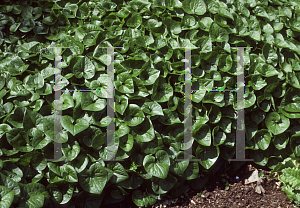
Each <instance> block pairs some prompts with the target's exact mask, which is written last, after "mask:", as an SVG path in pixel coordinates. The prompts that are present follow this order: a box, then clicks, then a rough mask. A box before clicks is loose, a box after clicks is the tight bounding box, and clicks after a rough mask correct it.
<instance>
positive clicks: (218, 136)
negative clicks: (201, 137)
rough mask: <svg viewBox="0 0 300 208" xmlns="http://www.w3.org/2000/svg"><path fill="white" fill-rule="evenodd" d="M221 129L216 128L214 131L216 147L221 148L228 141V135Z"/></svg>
mask: <svg viewBox="0 0 300 208" xmlns="http://www.w3.org/2000/svg"><path fill="white" fill-rule="evenodd" d="M219 128H220V127H219V126H216V127H215V128H214V129H213V131H212V135H213V145H214V146H219V145H221V144H223V143H224V142H225V140H226V134H225V133H224V132H223V131H220V130H219Z"/></svg>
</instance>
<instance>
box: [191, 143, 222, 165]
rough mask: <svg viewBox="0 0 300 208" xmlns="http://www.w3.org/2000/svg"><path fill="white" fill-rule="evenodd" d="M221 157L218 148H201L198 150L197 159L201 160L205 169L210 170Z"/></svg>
mask: <svg viewBox="0 0 300 208" xmlns="http://www.w3.org/2000/svg"><path fill="white" fill-rule="evenodd" d="M219 155H220V149H219V147H218V146H210V147H204V148H203V149H202V148H200V146H198V147H197V149H196V157H197V158H198V159H200V160H201V161H200V162H199V163H200V164H201V165H202V166H203V167H204V168H205V169H209V168H210V167H211V166H213V164H215V162H216V161H217V159H218V157H219Z"/></svg>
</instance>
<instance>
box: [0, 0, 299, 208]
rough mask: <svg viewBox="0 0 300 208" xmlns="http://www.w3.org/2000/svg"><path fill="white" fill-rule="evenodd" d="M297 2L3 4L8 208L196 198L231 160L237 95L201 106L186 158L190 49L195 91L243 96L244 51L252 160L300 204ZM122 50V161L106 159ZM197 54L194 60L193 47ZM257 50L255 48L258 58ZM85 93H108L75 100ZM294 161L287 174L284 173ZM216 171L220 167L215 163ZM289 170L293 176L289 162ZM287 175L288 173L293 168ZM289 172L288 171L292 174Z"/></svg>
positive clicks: (1, 182)
mask: <svg viewBox="0 0 300 208" xmlns="http://www.w3.org/2000/svg"><path fill="white" fill-rule="evenodd" d="M299 34H300V2H299V0H289V1H287V0H269V1H268V0H260V1H258V0H239V1H234V0H182V1H180V0H131V1H127V0H111V1H110V0H90V1H82V0H71V1H65V0H22V1H20V0H2V5H0V72H1V75H0V99H1V103H0V119H1V124H0V147H1V149H0V157H1V159H0V207H1V208H9V207H19V208H21V207H30V208H38V207H47V206H50V205H51V206H52V207H59V204H66V203H68V205H69V207H80V208H81V207H93V208H95V207H100V205H104V204H110V203H116V202H120V201H122V200H124V198H125V197H132V200H133V202H134V203H135V204H136V205H138V206H149V205H152V204H154V203H155V201H156V200H157V199H161V198H163V197H164V194H166V193H170V194H171V195H172V196H173V197H178V196H180V195H181V194H182V193H184V192H185V190H186V189H187V187H188V186H191V187H192V188H193V189H200V188H201V187H203V186H204V185H205V182H206V181H207V179H208V177H209V175H210V173H211V172H213V171H214V170H216V169H217V168H219V166H220V164H222V163H224V162H226V163H227V161H228V159H230V158H234V156H235V150H236V149H235V130H236V93H235V92H213V91H209V90H207V91H197V92H195V93H193V95H192V104H193V111H192V117H193V132H192V133H193V137H192V140H191V141H190V142H189V145H190V146H192V149H193V158H194V159H201V161H200V162H196V161H188V160H186V161H180V162H178V161H175V159H181V158H183V155H184V142H183V139H184V137H183V128H184V102H185V100H184V83H185V81H184V79H185V78H184V59H185V50H184V48H176V47H195V48H192V57H191V59H192V89H193V90H199V89H216V90H218V89H225V88H226V89H236V75H237V69H236V66H237V49H236V48H231V47H232V46H244V47H245V46H249V48H247V49H245V55H244V60H245V118H246V120H245V125H246V158H251V159H254V162H255V163H257V164H259V165H262V166H267V167H269V168H271V169H273V170H274V171H279V172H281V170H282V176H281V180H282V181H284V183H285V184H286V186H285V190H286V191H287V193H288V196H289V197H290V199H291V200H297V201H300V194H299V190H300V182H299V177H298V176H299V174H300V173H299V164H298V162H299V161H298V160H296V159H297V158H299V157H300V123H299V121H300V120H299V118H300V97H299V95H300V60H299V55H300V43H299V37H300V36H299ZM58 45H59V46H64V47H70V48H63V49H62V81H61V82H60V83H59V84H58V83H56V89H55V90H62V89H66V88H67V89H70V90H75V91H64V92H63V95H62V96H61V100H62V102H63V104H62V110H63V111H62V114H63V116H62V128H63V131H62V143H63V144H62V151H63V155H64V156H63V159H68V160H69V161H60V162H59V161H46V159H53V154H54V146H53V143H54V139H53V132H54V116H53V114H54V85H55V83H54V79H53V75H54V74H55V70H54V62H53V59H54V55H55V54H54V50H53V48H52V49H50V48H46V47H47V46H58ZM107 46H114V47H120V46H121V47H123V48H115V49H114V69H115V82H114V87H115V117H116V118H115V125H116V132H115V147H116V148H115V151H116V159H123V161H120V162H116V161H115V162H113V161H103V159H106V157H105V155H106V152H105V150H106V126H107V124H108V123H110V122H112V120H109V119H107V115H106V105H107V101H106V94H105V93H104V92H105V90H106V89H107V71H106V66H107V65H108V64H109V63H110V58H109V57H108V56H107V51H106V49H105V48H99V47H107ZM197 47H198V48H197ZM250 47H252V48H250ZM76 89H99V90H98V91H86V92H83V91H76ZM287 161H289V162H287ZM219 162H220V163H219ZM282 162H283V163H282ZM287 167H289V168H287ZM284 168H287V169H284Z"/></svg>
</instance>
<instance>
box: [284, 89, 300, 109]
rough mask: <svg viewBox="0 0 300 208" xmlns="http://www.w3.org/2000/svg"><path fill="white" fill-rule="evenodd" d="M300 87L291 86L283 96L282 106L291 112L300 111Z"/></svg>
mask: <svg viewBox="0 0 300 208" xmlns="http://www.w3.org/2000/svg"><path fill="white" fill-rule="evenodd" d="M299 93H300V89H295V88H292V87H291V88H289V89H288V90H287V92H286V93H285V96H284V97H283V99H282V101H281V103H280V107H281V108H283V110H285V111H287V112H291V113H299V112H300V97H299Z"/></svg>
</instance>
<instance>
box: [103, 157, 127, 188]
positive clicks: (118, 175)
mask: <svg viewBox="0 0 300 208" xmlns="http://www.w3.org/2000/svg"><path fill="white" fill-rule="evenodd" d="M107 167H108V168H109V169H111V170H112V171H113V176H112V177H111V179H110V182H112V183H114V184H118V183H120V182H122V181H124V180H126V179H127V178H129V175H128V173H127V172H126V171H125V169H124V167H123V166H122V165H121V163H119V162H116V163H112V162H111V163H110V164H108V165H107Z"/></svg>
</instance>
